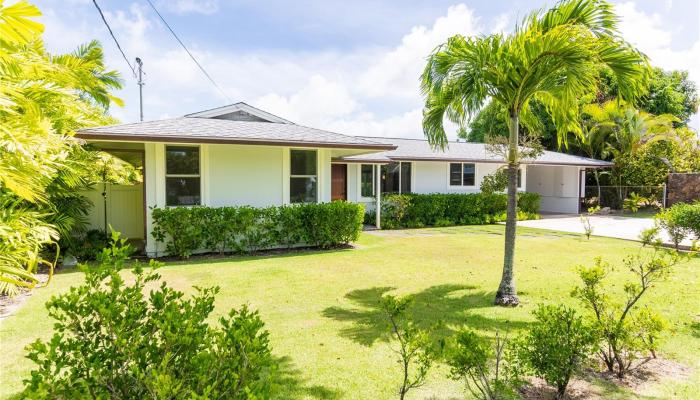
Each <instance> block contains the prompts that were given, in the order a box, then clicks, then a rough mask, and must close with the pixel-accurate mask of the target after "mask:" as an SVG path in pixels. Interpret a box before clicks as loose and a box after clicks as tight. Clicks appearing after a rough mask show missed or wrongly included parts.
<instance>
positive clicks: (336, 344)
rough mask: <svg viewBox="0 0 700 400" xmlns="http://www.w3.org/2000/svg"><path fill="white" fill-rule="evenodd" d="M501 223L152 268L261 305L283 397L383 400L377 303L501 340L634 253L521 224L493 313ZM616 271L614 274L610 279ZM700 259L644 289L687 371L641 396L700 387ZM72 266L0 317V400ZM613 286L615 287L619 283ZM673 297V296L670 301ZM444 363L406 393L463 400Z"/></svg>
mask: <svg viewBox="0 0 700 400" xmlns="http://www.w3.org/2000/svg"><path fill="white" fill-rule="evenodd" d="M503 229H504V228H503V226H500V225H494V226H474V227H451V228H433V229H415V230H407V231H395V232H391V233H388V234H386V233H384V232H379V234H371V233H364V234H363V235H362V236H361V238H360V240H359V242H358V246H357V248H356V249H343V250H331V251H303V252H294V253H289V254H284V255H265V256H248V257H234V258H227V259H201V260H192V261H189V262H168V263H167V266H166V267H164V268H163V269H162V270H161V274H162V275H163V277H164V280H165V281H167V282H168V283H169V284H170V285H172V286H173V287H175V288H177V289H180V290H184V291H186V292H190V291H191V289H190V288H191V287H192V286H194V285H196V286H212V285H219V286H221V292H220V293H219V295H218V297H217V302H216V310H215V312H214V314H215V315H213V317H214V318H217V317H218V316H220V315H222V314H225V313H226V311H227V310H228V309H229V308H231V307H238V306H240V305H241V304H243V303H248V304H250V305H251V306H252V307H253V308H255V309H258V310H260V312H261V315H262V317H263V319H264V320H265V322H266V324H267V328H268V329H269V330H270V333H271V340H272V346H273V351H274V353H275V355H276V356H277V357H279V358H280V360H281V364H282V377H281V384H282V386H284V388H285V390H284V392H283V393H282V395H281V396H280V397H281V398H285V399H287V398H291V399H340V398H343V399H392V398H396V395H395V391H396V388H397V385H398V383H399V368H398V365H396V363H395V354H394V353H393V352H392V350H391V347H390V346H389V344H388V343H387V339H388V334H387V332H386V331H385V330H384V329H383V328H384V322H383V320H382V318H381V316H380V311H379V308H378V303H377V301H378V299H379V297H380V296H381V295H383V294H387V293H391V294H395V295H400V296H411V297H412V298H413V300H414V309H413V312H414V317H415V318H416V320H417V323H419V324H423V325H426V326H427V325H431V324H433V323H434V322H436V321H438V320H439V321H442V322H444V327H443V328H442V330H441V331H440V332H439V334H441V335H449V334H451V333H452V332H454V331H456V330H458V329H460V328H462V327H465V326H469V327H471V328H473V329H476V330H477V331H479V332H481V333H483V334H486V335H492V334H493V332H494V330H496V329H498V330H501V331H504V330H508V331H509V332H510V335H513V334H515V333H516V331H518V330H520V329H523V328H524V327H526V326H527V324H528V323H529V322H530V321H531V317H530V312H531V310H532V309H533V308H534V306H535V305H536V304H537V303H540V302H544V303H558V302H563V303H566V304H569V305H575V306H578V304H577V303H576V302H575V301H574V300H572V299H571V298H570V296H569V292H570V290H571V288H572V286H573V285H574V284H577V283H578V281H577V276H576V272H575V267H576V266H577V265H580V264H586V265H588V264H591V263H592V262H593V259H594V257H596V256H603V257H604V258H605V259H607V260H608V261H611V262H613V263H616V264H618V265H619V264H620V261H621V260H622V258H623V257H624V256H625V255H627V254H630V253H632V252H636V251H637V250H638V247H639V246H638V245H637V244H636V243H633V242H630V241H624V240H616V239H608V238H600V237H592V238H591V240H590V241H587V240H585V238H583V237H582V236H580V235H574V234H566V233H558V232H552V231H544V230H539V229H527V228H519V234H520V236H519V238H518V245H517V246H518V247H517V250H516V277H517V284H518V288H519V291H520V293H521V301H522V306H521V307H518V308H515V309H506V308H496V307H493V306H491V303H492V301H493V298H494V295H495V290H496V288H497V286H498V282H499V280H500V275H501V263H502V254H503V249H502V246H503ZM622 275H623V271H619V270H618V271H616V272H615V273H614V274H613V276H612V278H613V279H614V278H615V277H617V278H619V277H621V276H622ZM699 278H700V259H695V260H693V261H692V262H690V263H684V264H682V265H680V266H678V267H676V268H675V270H674V272H673V274H672V276H671V277H670V278H669V280H668V281H666V282H662V283H661V284H659V285H658V287H656V288H654V290H652V291H651V292H650V294H649V297H648V298H647V299H646V301H645V304H653V305H654V306H655V307H656V308H657V309H658V310H659V312H660V313H661V314H662V315H663V316H664V317H665V318H667V320H668V321H669V322H670V323H671V332H670V333H669V334H668V335H666V337H665V341H664V344H663V346H662V349H661V352H660V353H661V355H663V356H664V357H668V358H671V359H675V360H677V361H679V362H681V363H684V364H686V365H688V366H689V367H690V368H691V369H692V370H693V372H692V373H691V376H690V378H688V379H684V380H683V381H678V380H672V379H668V380H664V381H660V382H653V383H650V384H649V385H648V386H646V387H645V388H644V396H645V398H668V397H669V396H670V397H677V398H684V397H683V396H685V395H690V396H695V395H697V393H700V372H698V371H700V350H698V349H700V314H698V308H697V305H698V304H700V285H699V283H700V282H698V280H699ZM81 279H82V274H81V273H79V272H76V271H62V272H60V273H58V274H57V275H56V276H55V277H54V280H53V281H52V283H51V285H50V286H49V287H47V288H43V289H39V290H36V291H35V293H34V295H33V296H32V297H31V298H30V299H29V300H28V301H27V303H26V304H24V305H23V306H22V308H21V309H20V310H18V311H17V313H16V314H15V315H13V316H11V317H9V318H7V319H6V320H4V321H2V322H0V345H1V346H2V351H3V356H2V358H0V371H2V372H1V373H0V374H1V375H0V398H8V397H11V396H12V395H13V394H16V393H18V392H19V391H20V390H21V388H22V379H23V378H27V377H28V376H29V371H30V369H31V367H32V364H31V362H30V361H29V360H26V359H25V358H24V354H25V352H24V350H23V348H24V346H26V345H27V344H28V343H30V342H32V341H33V340H35V339H36V338H37V337H42V338H47V337H49V335H50V334H51V329H52V326H51V325H52V322H51V321H50V320H49V319H48V318H47V316H46V310H45V308H44V305H43V304H44V303H45V302H46V300H48V299H49V298H50V297H51V296H52V295H54V294H56V293H60V292H63V291H65V290H67V288H68V287H70V286H71V285H75V284H77V283H79V282H80V281H81ZM618 282H620V283H619V284H618V285H617V286H616V289H619V290H622V281H621V280H618ZM670 299H673V300H672V301H670ZM445 375H446V368H445V367H444V366H440V367H438V368H436V369H435V370H433V371H432V372H431V374H430V376H429V379H428V384H427V385H426V386H425V387H423V388H421V389H419V390H416V391H415V392H414V393H412V394H411V397H412V398H440V399H445V398H462V397H463V392H462V388H461V387H460V386H459V384H457V383H455V382H452V381H449V380H448V379H447V378H446V377H445ZM596 385H597V386H598V387H600V389H601V391H603V392H604V393H605V395H606V398H607V397H609V398H630V396H631V394H630V392H629V391H627V390H622V389H616V388H615V387H614V386H613V387H611V386H610V385H607V384H606V382H598V383H596Z"/></svg>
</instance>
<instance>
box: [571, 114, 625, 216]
mask: <svg viewBox="0 0 700 400" xmlns="http://www.w3.org/2000/svg"><path fill="white" fill-rule="evenodd" d="M612 106H614V104H613V102H606V103H605V104H603V105H601V104H597V103H593V104H586V105H584V106H583V114H584V115H585V118H584V119H583V120H582V121H581V132H580V133H579V134H578V135H574V138H575V142H576V146H577V147H578V148H579V150H581V152H583V154H585V155H586V156H587V157H590V158H596V159H600V160H604V159H605V158H606V157H607V156H608V155H609V154H610V152H609V143H608V139H609V138H610V136H611V135H612V133H613V132H614V128H615V124H614V123H613V122H612V121H610V120H609V119H608V116H609V114H610V108H611V107H612ZM593 176H594V177H595V183H596V187H597V188H598V197H597V199H598V201H597V203H598V205H600V198H601V195H602V193H601V189H600V171H598V169H597V168H595V169H593Z"/></svg>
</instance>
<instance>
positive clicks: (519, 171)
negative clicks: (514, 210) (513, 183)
mask: <svg viewBox="0 0 700 400" xmlns="http://www.w3.org/2000/svg"><path fill="white" fill-rule="evenodd" d="M522 176H523V170H522V169H520V168H518V189H522V188H523V178H522Z"/></svg>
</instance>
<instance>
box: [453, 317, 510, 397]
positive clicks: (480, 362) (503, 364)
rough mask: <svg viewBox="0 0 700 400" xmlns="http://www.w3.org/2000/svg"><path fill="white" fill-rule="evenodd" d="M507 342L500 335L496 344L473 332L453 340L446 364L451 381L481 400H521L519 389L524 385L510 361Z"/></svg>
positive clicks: (465, 332)
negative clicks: (460, 383) (519, 386)
mask: <svg viewBox="0 0 700 400" xmlns="http://www.w3.org/2000/svg"><path fill="white" fill-rule="evenodd" d="M506 344H507V342H506V341H505V340H504V339H502V338H501V337H500V336H499V334H498V333H496V338H495V343H494V344H491V343H490V341H489V340H488V339H486V338H482V337H480V336H478V335H477V334H476V333H474V332H473V331H460V332H458V333H457V334H456V335H455V337H454V338H452V339H451V340H450V342H449V343H448V346H447V350H446V356H445V358H446V362H447V365H449V366H450V377H451V378H452V379H454V380H458V381H461V382H463V383H464V385H465V387H466V388H467V390H468V391H469V392H470V393H471V395H472V396H473V397H474V398H476V399H479V400H505V399H515V398H518V396H517V394H516V391H515V387H516V386H517V384H518V383H520V379H519V378H518V377H517V372H516V369H515V368H511V367H512V366H511V365H510V364H509V363H508V362H507V360H506V357H505V355H506V353H505V346H506Z"/></svg>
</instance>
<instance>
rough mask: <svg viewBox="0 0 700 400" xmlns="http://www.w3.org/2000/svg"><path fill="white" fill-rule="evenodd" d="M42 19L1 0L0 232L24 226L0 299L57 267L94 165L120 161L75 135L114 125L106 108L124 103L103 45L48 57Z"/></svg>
mask: <svg viewBox="0 0 700 400" xmlns="http://www.w3.org/2000/svg"><path fill="white" fill-rule="evenodd" d="M39 15H41V13H40V12H39V9H37V8H36V7H35V6H33V5H31V4H29V3H27V2H26V1H19V2H16V3H14V4H12V5H7V6H6V5H4V4H3V3H0V75H1V76H2V85H0V203H1V204H3V205H7V204H11V205H12V206H11V207H10V208H8V210H6V212H5V214H4V216H3V219H2V220H0V232H4V231H11V230H13V229H15V228H17V227H19V226H23V227H24V228H25V229H24V230H23V231H19V232H17V234H15V235H13V240H14V241H15V243H13V244H11V245H9V244H8V246H9V247H11V248H8V249H7V251H6V252H4V253H3V256H2V257H1V258H0V283H1V284H0V293H3V294H4V293H13V292H14V291H15V290H16V287H17V286H32V285H33V283H34V282H35V279H34V277H33V273H34V272H36V267H37V266H38V265H44V266H47V267H48V268H49V269H50V270H51V269H52V268H53V265H54V261H55V259H56V257H55V255H56V252H57V251H58V250H59V247H58V245H57V241H58V240H59V238H63V239H64V240H63V242H64V243H65V242H66V241H67V240H68V239H69V236H70V234H71V232H72V231H73V230H75V229H76V228H82V226H84V224H85V222H86V219H85V215H86V212H87V202H86V201H85V199H84V198H83V197H82V196H81V195H80V194H79V192H80V191H81V190H84V189H87V188H88V187H89V186H90V185H91V184H92V183H94V182H95V181H94V180H93V179H92V178H93V177H94V172H93V171H95V164H94V163H93V162H92V161H94V160H95V159H96V158H97V157H102V158H105V159H109V160H111V161H109V162H108V163H106V165H108V166H110V168H111V166H112V165H117V164H118V162H117V161H116V160H114V159H113V158H112V157H110V156H109V155H107V154H105V153H98V152H94V151H88V150H86V149H85V148H83V146H82V144H81V143H80V142H79V141H77V140H75V139H73V138H72V136H73V134H74V132H75V130H77V129H80V128H84V127H88V126H97V125H105V124H109V123H113V122H114V120H113V119H112V118H110V117H109V116H108V115H107V110H108V108H109V105H110V103H113V102H114V103H117V104H120V103H121V101H120V100H119V99H117V98H115V97H113V96H111V94H110V91H111V90H113V89H118V88H120V87H121V84H120V81H119V77H118V74H117V73H116V72H115V71H109V70H107V69H106V67H105V65H104V62H103V58H104V57H103V53H102V49H101V47H100V45H99V43H98V42H91V43H89V44H87V45H84V46H82V47H80V48H79V49H78V50H77V51H76V52H74V53H72V54H61V55H51V54H49V53H47V52H46V50H45V49H44V46H43V41H42V37H41V34H42V32H43V25H42V24H40V23H38V22H36V21H34V20H33V18H34V17H37V16H39ZM132 170H133V169H132ZM131 172H133V171H131ZM115 175H116V174H115ZM44 250H45V251H46V253H47V254H46V255H43V254H42V251H44Z"/></svg>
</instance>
